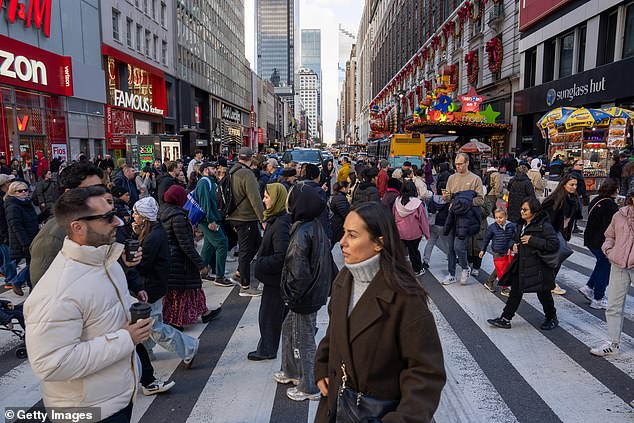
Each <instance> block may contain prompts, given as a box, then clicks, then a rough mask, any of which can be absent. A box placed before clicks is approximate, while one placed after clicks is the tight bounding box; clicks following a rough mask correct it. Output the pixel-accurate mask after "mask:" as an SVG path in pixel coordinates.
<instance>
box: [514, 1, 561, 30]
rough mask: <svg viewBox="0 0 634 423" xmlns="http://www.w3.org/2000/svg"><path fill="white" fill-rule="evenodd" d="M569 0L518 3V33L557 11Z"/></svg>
mask: <svg viewBox="0 0 634 423" xmlns="http://www.w3.org/2000/svg"><path fill="white" fill-rule="evenodd" d="M569 1H570V0H522V1H520V31H525V30H527V29H528V28H529V27H531V26H532V25H535V24H536V23H537V22H539V21H541V20H542V19H544V18H545V17H546V16H548V15H550V14H551V13H553V12H554V11H555V10H557V9H559V8H560V7H562V6H563V5H565V4H566V3H568V2H569Z"/></svg>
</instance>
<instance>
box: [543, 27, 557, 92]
mask: <svg viewBox="0 0 634 423" xmlns="http://www.w3.org/2000/svg"><path fill="white" fill-rule="evenodd" d="M556 46H557V40H556V39H554V38H553V39H552V40H548V41H546V42H545V43H544V60H543V63H544V68H543V79H542V82H550V81H552V80H553V79H554V78H555V53H556V52H557V50H556Z"/></svg>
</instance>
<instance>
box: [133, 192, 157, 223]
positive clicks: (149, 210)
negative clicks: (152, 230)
mask: <svg viewBox="0 0 634 423" xmlns="http://www.w3.org/2000/svg"><path fill="white" fill-rule="evenodd" d="M133 210H134V212H135V213H136V214H138V215H141V216H143V217H144V218H146V219H147V220H149V221H150V222H156V215H157V214H158V204H157V202H156V200H155V199H154V198H152V197H145V198H142V199H140V200H139V201H137V202H136V203H134V207H133Z"/></svg>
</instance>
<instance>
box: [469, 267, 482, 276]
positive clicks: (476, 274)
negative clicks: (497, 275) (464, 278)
mask: <svg viewBox="0 0 634 423" xmlns="http://www.w3.org/2000/svg"><path fill="white" fill-rule="evenodd" d="M478 275H480V269H471V276H474V277H478Z"/></svg>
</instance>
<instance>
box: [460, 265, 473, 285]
mask: <svg viewBox="0 0 634 423" xmlns="http://www.w3.org/2000/svg"><path fill="white" fill-rule="evenodd" d="M470 276H471V268H470V267H467V268H466V269H463V270H462V272H460V285H467V284H468V283H469V277H470Z"/></svg>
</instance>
